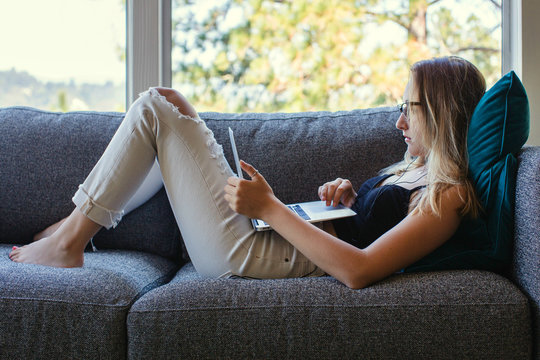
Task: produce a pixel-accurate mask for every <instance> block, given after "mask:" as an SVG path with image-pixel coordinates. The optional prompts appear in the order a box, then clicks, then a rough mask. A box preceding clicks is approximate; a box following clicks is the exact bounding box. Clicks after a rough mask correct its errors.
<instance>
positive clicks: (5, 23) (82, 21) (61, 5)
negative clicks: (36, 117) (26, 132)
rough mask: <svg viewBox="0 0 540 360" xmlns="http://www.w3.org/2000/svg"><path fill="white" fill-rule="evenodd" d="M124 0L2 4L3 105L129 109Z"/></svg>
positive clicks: (32, 0)
mask: <svg viewBox="0 0 540 360" xmlns="http://www.w3.org/2000/svg"><path fill="white" fill-rule="evenodd" d="M125 19H126V15H125V5H124V4H123V3H122V1H120V0H115V1H112V0H76V1H75V0H47V1H42V0H26V1H3V2H1V3H0V33H1V34H2V56H0V106H12V105H26V106H32V107H36V108H40V109H44V110H55V111H68V110H106V111H112V110H116V111H123V110H125V99H126V95H125V93H126V91H125V78H126V67H125V55H124V52H125V46H126V44H125V37H126V36H125V34H126V31H125V29H126V20H125Z"/></svg>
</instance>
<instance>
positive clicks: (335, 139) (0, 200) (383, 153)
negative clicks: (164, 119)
mask: <svg viewBox="0 0 540 360" xmlns="http://www.w3.org/2000/svg"><path fill="white" fill-rule="evenodd" d="M200 116H201V118H202V119H204V120H206V121H207V124H208V127H209V128H210V129H212V130H213V131H214V135H215V137H216V139H217V141H218V142H219V143H221V144H222V145H223V148H224V153H225V155H226V157H227V160H228V161H229V163H231V164H233V160H232V152H231V147H230V143H229V138H228V132H227V129H228V127H231V128H233V129H234V131H235V138H236V142H237V147H238V151H239V154H240V157H241V158H242V159H244V160H246V161H248V162H250V163H252V164H253V165H254V166H255V167H257V169H259V170H260V171H261V173H262V174H264V176H265V177H266V179H267V180H268V182H269V183H270V184H271V185H272V187H273V189H274V192H275V193H276V195H277V196H278V197H279V198H280V199H282V200H283V201H285V202H294V201H307V200H316V199H317V188H318V186H319V185H321V184H323V183H324V182H326V181H330V180H333V179H335V178H336V177H343V178H349V179H351V181H352V182H353V184H354V185H355V186H356V187H359V186H360V185H361V183H362V182H363V181H364V180H365V179H367V178H368V177H371V176H374V175H375V174H376V172H377V171H378V170H380V169H381V168H383V167H385V166H388V165H390V164H392V163H394V162H396V161H399V160H400V159H401V158H402V156H403V153H404V151H405V144H404V142H403V138H402V136H401V134H400V132H399V131H398V130H396V129H395V121H396V120H397V118H398V116H399V112H398V111H397V110H396V109H395V108H375V109H365V110H354V111H342V112H333V113H331V112H310V113H294V114H280V113H274V114H249V113H246V114H221V113H201V114H200ZM122 118H123V114H122V113H104V112H70V113H55V112H47V111H41V110H36V109H32V108H26V107H12V108H4V109H0V134H2V141H0V164H1V170H0V184H2V185H1V186H2V187H1V190H0V242H1V243H14V244H23V243H28V242H30V241H31V239H32V235H33V234H34V233H36V232H38V231H40V230H42V229H43V228H45V227H46V226H48V225H50V224H52V223H53V222H56V221H58V220H59V219H61V218H63V217H65V216H67V215H69V213H70V212H71V211H72V210H73V207H74V205H73V203H72V202H71V198H72V196H73V194H74V193H75V191H76V190H77V187H78V185H79V184H80V183H82V182H83V181H84V179H85V177H86V176H87V175H88V173H89V172H90V170H91V169H92V167H93V166H94V164H95V163H96V162H97V160H98V159H99V157H100V156H101V154H102V153H103V151H104V150H105V148H106V146H107V144H108V142H109V140H110V139H111V138H112V136H113V135H114V132H115V131H116V129H117V128H118V126H119V124H120V122H121V120H122ZM95 240H96V242H97V243H99V244H101V246H102V247H103V246H104V247H111V248H122V249H133V250H141V251H147V252H151V253H155V254H158V255H162V256H166V257H169V258H176V257H178V256H179V254H180V252H181V250H180V246H181V245H180V244H181V242H180V235H179V232H178V229H177V226H176V223H175V221H174V217H173V214H172V211H171V209H170V207H169V204H168V201H167V197H166V194H165V193H164V191H163V189H162V190H161V191H160V192H158V193H157V194H156V195H155V196H154V197H153V198H152V199H151V200H150V201H148V202H147V203H146V204H144V205H143V206H141V207H140V208H138V209H136V210H134V211H133V212H131V213H130V214H128V215H126V216H124V218H123V219H122V221H121V222H120V224H119V225H118V226H117V227H116V228H115V229H111V230H108V231H107V230H102V231H101V232H100V233H99V234H98V235H97V236H96V238H95Z"/></svg>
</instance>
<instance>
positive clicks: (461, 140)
mask: <svg viewBox="0 0 540 360" xmlns="http://www.w3.org/2000/svg"><path fill="white" fill-rule="evenodd" d="M410 76H411V85H412V87H410V88H412V89H414V90H415V91H416V92H417V94H418V96H419V102H420V103H421V105H418V106H411V107H409V118H410V121H411V122H412V121H416V122H417V124H418V125H417V126H419V128H420V129H421V131H420V133H421V134H422V139H421V140H422V144H423V145H424V147H425V150H426V154H425V156H424V157H423V160H424V162H423V163H422V162H418V161H414V163H413V160H414V158H413V157H412V156H411V155H410V154H409V153H408V152H406V153H405V156H404V160H403V161H401V162H399V163H397V164H394V165H392V166H390V167H389V168H386V169H383V172H384V173H387V174H388V173H391V174H397V175H400V174H402V173H403V172H405V171H406V170H408V168H409V166H413V168H415V167H419V166H422V165H426V168H427V182H428V185H427V187H426V188H424V189H423V190H421V191H420V192H419V193H418V194H417V196H415V197H414V198H413V199H412V201H411V203H410V204H409V212H410V213H416V212H420V213H423V212H425V211H431V212H432V213H434V214H435V215H437V216H440V210H441V200H442V196H443V193H444V192H445V191H446V190H448V189H450V188H452V187H454V186H459V187H460V189H459V190H460V191H459V194H460V196H461V199H462V200H463V207H462V208H461V215H469V216H471V217H476V216H477V215H478V212H479V210H480V204H479V202H478V199H477V197H476V193H475V190H474V186H473V184H472V183H471V181H470V179H469V177H468V167H469V159H468V153H467V132H468V128H469V122H470V120H471V117H472V114H473V112H474V109H475V107H476V105H477V104H478V102H479V101H480V99H481V97H482V96H483V95H484V93H485V91H486V83H485V80H484V77H483V76H482V74H481V73H480V71H479V70H478V69H477V68H476V67H475V66H474V65H473V64H471V63H470V62H468V61H467V60H464V59H462V58H460V57H456V56H449V57H441V58H435V59H430V60H423V61H420V62H417V63H415V64H414V65H413V66H412V67H411V75H410ZM415 100H416V99H415ZM418 111H421V112H422V114H423V115H424V116H416V114H418Z"/></svg>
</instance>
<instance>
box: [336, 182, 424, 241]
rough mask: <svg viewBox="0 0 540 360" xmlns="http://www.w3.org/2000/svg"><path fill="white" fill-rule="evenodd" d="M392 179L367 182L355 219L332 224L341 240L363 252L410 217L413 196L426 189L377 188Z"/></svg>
mask: <svg viewBox="0 0 540 360" xmlns="http://www.w3.org/2000/svg"><path fill="white" fill-rule="evenodd" d="M390 176H392V175H391V174H386V175H380V176H376V177H374V178H371V179H369V180H367V181H366V182H365V183H364V184H362V186H361V187H360V189H359V190H358V193H357V196H356V199H355V201H354V204H353V205H352V206H351V209H352V210H354V211H355V212H356V215H355V216H353V217H348V218H343V219H337V220H333V221H332V223H333V224H334V228H335V230H336V234H337V236H338V237H339V238H340V239H342V240H344V241H346V242H348V243H350V244H352V245H354V246H356V247H358V248H361V249H363V248H365V247H367V246H368V245H369V244H371V243H372V242H373V241H375V240H376V239H377V238H378V237H379V236H381V235H382V234H384V233H385V232H387V231H388V230H390V229H391V228H393V227H394V226H395V225H397V224H398V223H399V222H400V221H401V220H403V219H404V218H405V216H407V213H408V210H409V202H410V199H411V195H412V194H413V193H414V192H415V191H417V190H418V189H420V188H422V187H423V186H418V187H415V188H414V189H411V190H409V189H406V188H404V187H401V186H399V185H397V184H387V185H383V186H378V185H379V184H380V183H381V182H383V181H384V180H386V179H387V178H389V177H390Z"/></svg>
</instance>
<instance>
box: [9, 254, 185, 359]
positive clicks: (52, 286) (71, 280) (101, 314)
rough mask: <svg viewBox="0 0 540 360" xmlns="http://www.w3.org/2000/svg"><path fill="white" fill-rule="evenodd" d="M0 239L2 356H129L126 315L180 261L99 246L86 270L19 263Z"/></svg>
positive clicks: (15, 357)
mask: <svg viewBox="0 0 540 360" xmlns="http://www.w3.org/2000/svg"><path fill="white" fill-rule="evenodd" d="M10 249H11V247H10V246H8V245H1V244H0V313H1V314H2V316H1V317H0V334H2V335H1V336H0V355H1V356H0V357H1V358H7V357H9V358H12V359H33V358H41V359H124V358H125V357H126V353H127V339H126V323H125V322H126V316H127V312H128V310H129V308H130V306H131V304H132V303H133V302H134V301H135V300H136V299H137V298H138V297H139V296H141V295H142V294H144V293H145V292H146V291H148V290H151V289H153V288H154V287H156V286H159V285H162V284H163V283H165V282H166V281H168V280H170V278H171V277H172V276H173V274H174V273H175V272H176V270H177V265H176V264H175V263H174V262H172V261H170V260H166V259H164V258H161V257H158V256H156V255H151V254H144V253H141V252H132V251H110V250H109V251H98V252H95V253H87V254H86V255H85V265H84V267H82V268H75V269H58V268H52V267H46V266H38V265H27V264H17V263H14V262H12V261H11V260H9V258H8V256H7V254H8V252H9V250H10Z"/></svg>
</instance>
